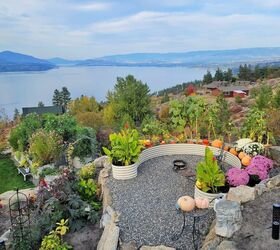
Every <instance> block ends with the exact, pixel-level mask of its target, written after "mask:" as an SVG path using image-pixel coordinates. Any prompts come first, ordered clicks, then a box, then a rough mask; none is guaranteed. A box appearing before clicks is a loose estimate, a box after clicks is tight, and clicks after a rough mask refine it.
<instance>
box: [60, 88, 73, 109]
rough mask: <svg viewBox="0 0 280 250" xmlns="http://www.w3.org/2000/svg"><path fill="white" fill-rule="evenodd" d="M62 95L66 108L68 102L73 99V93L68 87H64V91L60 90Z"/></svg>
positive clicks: (63, 104)
mask: <svg viewBox="0 0 280 250" xmlns="http://www.w3.org/2000/svg"><path fill="white" fill-rule="evenodd" d="M60 95H61V100H62V106H63V107H65V108H66V107H67V105H68V103H69V102H70V100H71V97H70V95H71V94H70V92H69V91H68V89H67V88H66V87H63V88H62V91H61V92H60Z"/></svg>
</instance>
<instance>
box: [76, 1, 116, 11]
mask: <svg viewBox="0 0 280 250" xmlns="http://www.w3.org/2000/svg"><path fill="white" fill-rule="evenodd" d="M74 8H76V9H78V10H82V11H102V10H108V9H110V8H111V4H110V3H101V2H99V3H87V4H80V5H75V6H74Z"/></svg>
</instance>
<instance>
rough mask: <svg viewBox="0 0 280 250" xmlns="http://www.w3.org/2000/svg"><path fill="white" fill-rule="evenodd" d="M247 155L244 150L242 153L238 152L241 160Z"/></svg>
mask: <svg viewBox="0 0 280 250" xmlns="http://www.w3.org/2000/svg"><path fill="white" fill-rule="evenodd" d="M245 156H246V154H245V153H244V152H240V153H239V154H238V158H239V159H240V160H242V159H243V158H244V157H245Z"/></svg>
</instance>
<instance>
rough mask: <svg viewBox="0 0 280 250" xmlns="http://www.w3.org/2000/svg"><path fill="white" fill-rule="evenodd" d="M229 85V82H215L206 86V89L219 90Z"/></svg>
mask: <svg viewBox="0 0 280 250" xmlns="http://www.w3.org/2000/svg"><path fill="white" fill-rule="evenodd" d="M228 83H229V82H228V81H213V82H211V83H209V84H207V85H205V87H206V88H208V89H214V88H218V87H220V86H223V85H227V84H228Z"/></svg>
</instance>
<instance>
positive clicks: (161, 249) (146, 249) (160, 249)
mask: <svg viewBox="0 0 280 250" xmlns="http://www.w3.org/2000/svg"><path fill="white" fill-rule="evenodd" d="M140 250H176V249H175V248H173V247H166V246H163V245H160V246H143V247H141V248H140Z"/></svg>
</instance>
